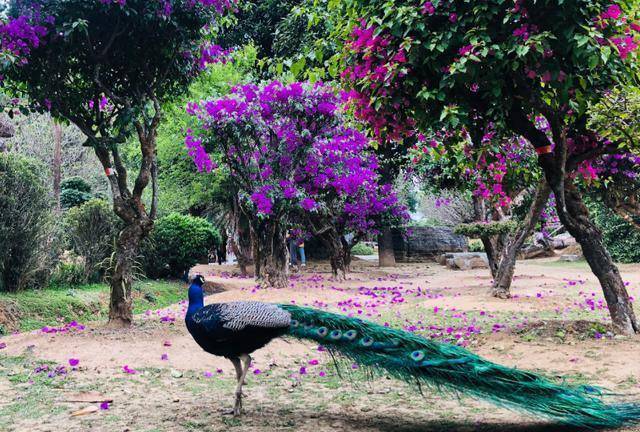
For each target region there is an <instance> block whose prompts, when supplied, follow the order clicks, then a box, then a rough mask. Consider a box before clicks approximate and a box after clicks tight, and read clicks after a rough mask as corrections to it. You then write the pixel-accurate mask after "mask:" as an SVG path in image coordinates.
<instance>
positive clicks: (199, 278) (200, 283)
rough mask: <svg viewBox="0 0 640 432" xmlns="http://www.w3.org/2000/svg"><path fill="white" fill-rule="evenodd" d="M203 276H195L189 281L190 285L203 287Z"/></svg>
mask: <svg viewBox="0 0 640 432" xmlns="http://www.w3.org/2000/svg"><path fill="white" fill-rule="evenodd" d="M204 282H205V280H204V276H202V275H196V276H195V277H194V278H193V279H192V280H191V284H193V285H197V286H200V287H201V286H203V285H204Z"/></svg>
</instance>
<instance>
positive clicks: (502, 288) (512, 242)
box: [492, 180, 551, 299]
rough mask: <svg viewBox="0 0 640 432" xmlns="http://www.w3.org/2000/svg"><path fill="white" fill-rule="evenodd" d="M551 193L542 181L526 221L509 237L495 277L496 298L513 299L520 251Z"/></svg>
mask: <svg viewBox="0 0 640 432" xmlns="http://www.w3.org/2000/svg"><path fill="white" fill-rule="evenodd" d="M550 193H551V190H550V189H549V186H548V184H547V182H546V181H545V180H542V181H541V182H540V184H539V185H538V187H537V189H536V192H535V197H534V199H533V202H532V204H531V208H530V209H529V212H528V213H527V216H526V218H525V220H524V221H523V222H522V224H520V226H519V227H518V229H517V231H516V232H515V233H513V234H512V235H510V236H509V237H508V239H507V242H506V244H505V246H504V248H503V249H502V252H501V254H500V260H499V262H498V268H497V270H496V274H495V276H494V282H493V288H492V295H493V296H494V297H498V298H503V299H506V298H509V297H511V282H512V281H513V273H514V271H515V267H516V257H517V254H518V251H519V250H520V248H521V247H522V245H523V244H524V242H525V240H526V239H527V238H528V237H529V236H530V235H531V233H532V232H533V230H534V228H535V226H536V224H537V223H538V220H539V219H540V214H541V213H542V210H544V206H545V205H546V203H547V201H548V200H549V195H550Z"/></svg>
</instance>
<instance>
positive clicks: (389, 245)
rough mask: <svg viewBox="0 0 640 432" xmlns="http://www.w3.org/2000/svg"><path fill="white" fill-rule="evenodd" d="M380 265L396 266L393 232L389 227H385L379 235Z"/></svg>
mask: <svg viewBox="0 0 640 432" xmlns="http://www.w3.org/2000/svg"><path fill="white" fill-rule="evenodd" d="M378 265H379V266H380V267H395V266H396V256H395V253H394V251H393V234H392V233H391V228H389V227H385V228H383V229H382V230H381V231H380V234H379V235H378Z"/></svg>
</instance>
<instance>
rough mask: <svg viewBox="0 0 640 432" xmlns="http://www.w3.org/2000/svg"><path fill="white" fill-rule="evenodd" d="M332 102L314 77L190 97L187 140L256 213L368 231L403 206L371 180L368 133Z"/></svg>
mask: <svg viewBox="0 0 640 432" xmlns="http://www.w3.org/2000/svg"><path fill="white" fill-rule="evenodd" d="M338 105H339V100H338V98H337V97H336V95H335V94H334V92H333V90H332V89H331V88H329V87H326V86H324V85H321V84H316V85H310V84H304V83H292V84H289V85H283V84H281V83H279V82H277V81H275V82H272V83H270V84H268V85H266V86H263V87H258V86H254V85H245V86H241V87H238V88H236V89H234V91H233V92H232V93H231V94H230V95H229V96H227V97H225V98H221V99H218V100H213V101H202V102H201V103H200V104H190V105H189V107H188V110H189V112H191V113H192V115H194V116H195V117H196V118H197V123H198V126H199V129H198V131H197V132H191V133H189V134H188V135H187V138H186V143H187V147H188V148H189V151H190V154H191V156H192V157H193V159H194V162H195V164H196V166H197V167H198V169H199V170H202V171H212V170H213V169H216V168H219V167H220V169H224V170H225V171H226V172H228V173H229V175H230V176H231V179H232V180H233V181H234V182H235V184H236V186H237V187H238V188H239V190H240V192H241V199H242V202H243V204H244V205H246V206H248V207H249V208H250V209H251V210H250V212H251V213H254V214H257V216H258V217H260V218H263V219H264V218H274V219H280V218H286V217H287V216H288V215H289V216H290V215H291V214H292V212H299V213H302V214H303V215H304V214H313V215H315V214H320V215H323V216H325V217H326V218H327V219H328V220H329V221H330V223H331V224H333V225H342V226H344V227H345V228H346V231H353V232H358V233H360V232H370V231H371V230H375V227H376V225H377V223H379V222H378V220H379V219H380V218H381V217H383V216H385V215H387V216H390V217H394V218H403V217H405V209H404V208H402V207H400V206H398V205H397V197H396V195H395V193H394V192H393V191H392V188H391V186H390V185H379V184H378V174H377V167H378V163H377V160H376V158H375V155H373V154H372V153H370V152H368V151H367V150H368V148H369V143H368V140H367V139H366V138H365V137H364V135H363V134H361V133H360V132H358V131H357V130H355V129H352V128H348V127H346V126H345V125H344V120H343V118H342V117H341V115H340V113H339V107H338ZM219 164H220V165H219ZM284 220H285V221H286V219H284ZM343 231H344V230H343Z"/></svg>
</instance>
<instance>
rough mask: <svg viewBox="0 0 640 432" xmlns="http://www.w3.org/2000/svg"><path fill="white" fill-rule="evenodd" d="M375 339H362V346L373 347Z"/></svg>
mask: <svg viewBox="0 0 640 432" xmlns="http://www.w3.org/2000/svg"><path fill="white" fill-rule="evenodd" d="M373 342H374V340H373V338H371V337H368V336H367V337H363V338H362V339H360V344H361V345H362V346H364V347H370V346H371V345H373Z"/></svg>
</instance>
